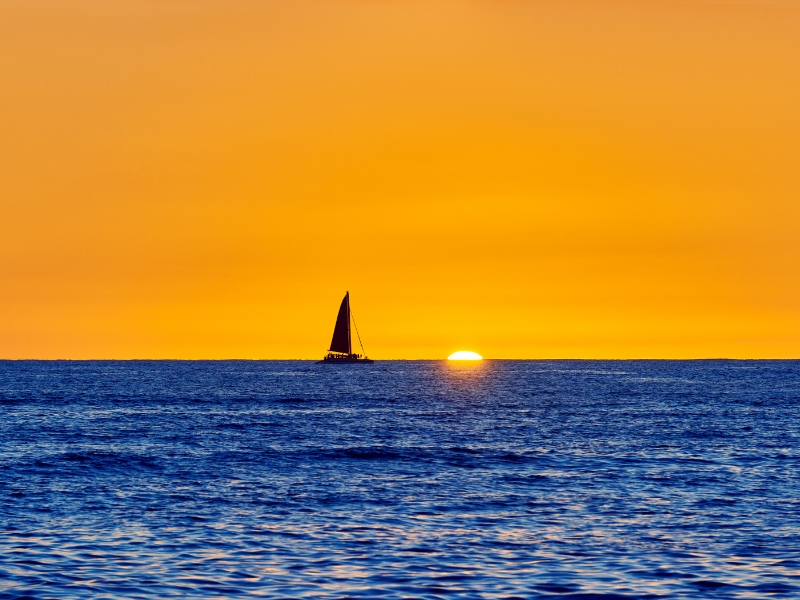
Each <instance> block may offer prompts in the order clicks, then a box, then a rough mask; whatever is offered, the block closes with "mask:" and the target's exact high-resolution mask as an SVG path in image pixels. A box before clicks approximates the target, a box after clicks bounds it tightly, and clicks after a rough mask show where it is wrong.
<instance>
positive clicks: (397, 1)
mask: <svg viewBox="0 0 800 600" xmlns="http://www.w3.org/2000/svg"><path fill="white" fill-rule="evenodd" d="M0 211H1V213H0V214H2V219H0V357H6V358H25V357H29V358H134V357H140V358H161V357H174V358H226V357H242V358H319V357H321V356H322V354H323V353H324V351H325V350H326V349H327V344H328V343H329V341H330V334H331V330H332V327H333V322H334V318H335V315H336V311H337V308H338V303H339V301H340V300H341V297H342V295H343V294H344V291H345V290H347V289H349V290H350V292H351V295H352V301H353V309H354V312H355V316H356V318H357V320H358V325H359V329H360V331H361V334H362V337H363V338H364V342H365V344H366V349H367V351H368V353H369V354H370V355H371V356H372V357H373V358H378V359H380V358H443V357H446V356H447V355H448V354H450V353H451V352H453V351H455V350H458V349H469V350H475V351H477V352H480V353H481V354H483V355H484V356H487V357H497V358H504V357H505V358H525V357H529V358H540V357H543V358H547V357H553V358H555V357H587V358H589V357H600V358H626V357H676V358H682V357H719V356H727V357H799V356H800V4H798V3H796V2H784V3H780V2H764V1H762V2H749V3H748V2H735V3H734V2H731V3H724V2H716V3H715V2H688V1H684V2H680V1H672V2H669V1H663V2H645V1H641V2H634V1H629V2H606V1H599V0H598V1H593V2H536V1H533V0H531V1H522V0H519V1H513V0H507V1H504V0H483V1H479V0H472V1H467V0H464V1H438V0H372V1H367V0H310V1H306V0H288V1H284V0H269V1H265V0H253V1H250V0H219V1H211V0H181V1H178V0H159V1H155V0H114V1H113V2H110V1H108V0H96V1H88V0H59V1H36V0H4V1H3V2H2V3H0Z"/></svg>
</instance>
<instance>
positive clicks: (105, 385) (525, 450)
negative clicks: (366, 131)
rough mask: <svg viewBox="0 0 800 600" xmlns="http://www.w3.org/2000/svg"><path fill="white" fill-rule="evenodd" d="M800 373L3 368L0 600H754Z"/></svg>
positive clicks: (136, 365)
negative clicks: (444, 599)
mask: <svg viewBox="0 0 800 600" xmlns="http://www.w3.org/2000/svg"><path fill="white" fill-rule="evenodd" d="M799 448H800V362H796V361H608V362H606V361H483V362H475V363H467V364H463V363H462V364H452V363H448V362H445V361H381V362H376V363H375V364H374V365H371V366H366V365H354V366H348V365H338V366H335V367H330V366H327V365H316V364H314V363H313V362H312V361H220V362H214V361H210V362H209V361H204V362H191V361H141V362H139V361H125V362H122V361H87V362H38V361H22V362H8V361H6V362H0V467H2V474H3V476H2V481H0V526H1V527H2V535H0V556H1V557H2V559H0V599H12V598H14V599H21V598H35V599H42V600H44V599H49V598H58V599H59V600H71V599H97V598H114V599H128V598H130V599H134V598H172V597H189V598H209V599H210V598H240V597H242V598H245V597H251V596H252V597H271V598H284V597H285V598H291V597H308V598H323V599H340V598H356V597H361V598H398V599H399V598H441V597H444V596H447V597H450V598H464V599H467V598H571V599H577V598H582V599H587V598H607V599H612V598H613V599H622V598H631V599H633V598H706V597H707V598H754V597H772V596H773V595H774V596H775V597H797V596H800V583H798V578H797V573H798V572H799V570H800V558H798V556H799V555H798V548H800V528H799V527H798V525H797V522H798V521H797V515H798V514H800V500H798V499H799V498H800V450H798V449H799Z"/></svg>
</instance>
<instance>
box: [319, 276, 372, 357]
mask: <svg viewBox="0 0 800 600" xmlns="http://www.w3.org/2000/svg"><path fill="white" fill-rule="evenodd" d="M350 321H352V322H353V325H355V323H356V320H355V319H354V318H353V313H352V312H351V311H350V292H346V293H345V295H344V299H343V300H342V304H341V306H339V314H338V315H337V316H336V325H335V326H334V328H333V339H331V347H330V349H329V350H328V355H327V356H326V357H325V358H323V359H322V360H320V361H318V362H317V364H322V363H324V364H342V363H358V364H368V365H370V364H372V363H373V362H374V361H372V360H370V359H369V358H367V356H366V354H367V353H366V352H365V351H364V344H362V343H361V335H360V334H359V333H358V325H356V336H357V337H358V343H359V345H360V346H361V352H364V354H353V344H352V340H351V339H350Z"/></svg>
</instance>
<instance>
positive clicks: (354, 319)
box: [350, 308, 367, 357]
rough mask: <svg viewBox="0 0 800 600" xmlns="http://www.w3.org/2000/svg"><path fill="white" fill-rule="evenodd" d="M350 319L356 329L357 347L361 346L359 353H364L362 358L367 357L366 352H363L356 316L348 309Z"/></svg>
mask: <svg viewBox="0 0 800 600" xmlns="http://www.w3.org/2000/svg"><path fill="white" fill-rule="evenodd" d="M350 317H352V319H353V325H355V327H356V335H357V336H358V345H359V346H361V351H362V352H363V353H364V356H365V357H366V356H367V351H366V350H364V344H362V343H361V334H360V333H358V325H356V316H355V315H354V314H353V309H352V308H351V309H350Z"/></svg>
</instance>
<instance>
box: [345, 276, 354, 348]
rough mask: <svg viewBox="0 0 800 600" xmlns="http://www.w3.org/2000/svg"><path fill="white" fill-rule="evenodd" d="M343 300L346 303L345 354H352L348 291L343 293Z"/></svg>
mask: <svg viewBox="0 0 800 600" xmlns="http://www.w3.org/2000/svg"><path fill="white" fill-rule="evenodd" d="M344 299H345V301H347V354H352V353H353V340H352V339H351V337H350V321H351V320H352V315H351V313H350V291H349V290H348V291H346V292H345V293H344Z"/></svg>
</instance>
